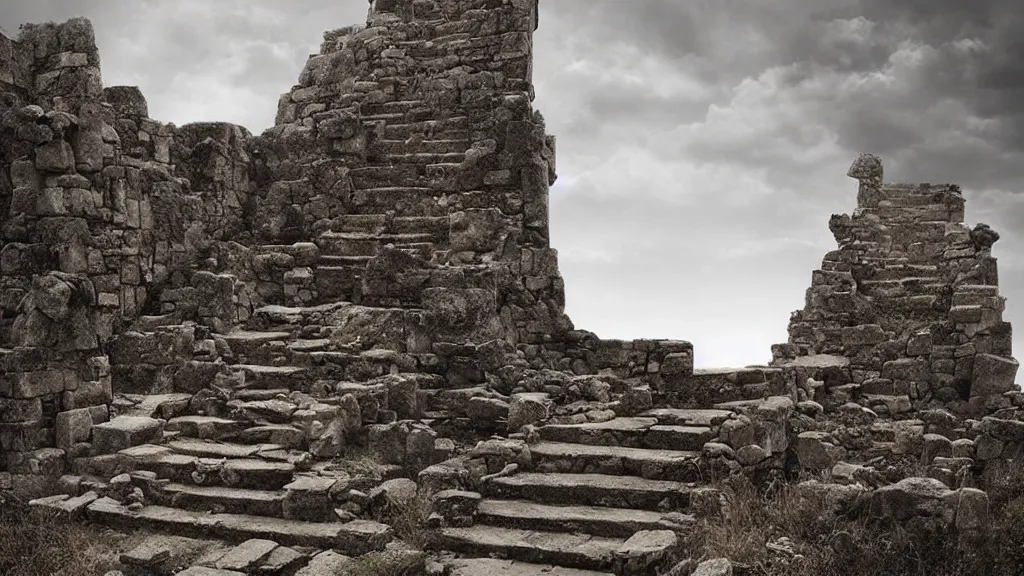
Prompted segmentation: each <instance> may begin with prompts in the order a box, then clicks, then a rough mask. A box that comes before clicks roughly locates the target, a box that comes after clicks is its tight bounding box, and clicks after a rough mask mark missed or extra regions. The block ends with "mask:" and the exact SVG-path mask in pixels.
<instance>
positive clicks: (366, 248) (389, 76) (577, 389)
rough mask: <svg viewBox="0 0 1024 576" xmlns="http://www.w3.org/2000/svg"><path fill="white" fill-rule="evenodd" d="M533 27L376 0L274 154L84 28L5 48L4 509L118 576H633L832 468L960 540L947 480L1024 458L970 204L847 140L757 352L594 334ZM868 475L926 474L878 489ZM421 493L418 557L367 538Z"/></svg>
mask: <svg viewBox="0 0 1024 576" xmlns="http://www.w3.org/2000/svg"><path fill="white" fill-rule="evenodd" d="M537 24H538V7H537V0H377V1H376V3H373V2H371V6H370V11H369V14H368V17H367V23H366V26H355V27H349V28H342V29H338V30H333V31H330V32H327V33H325V34H324V42H323V44H322V45H321V49H320V53H319V54H315V55H312V56H311V57H310V58H309V60H308V62H307V64H306V66H305V68H304V69H303V71H302V73H301V74H300V76H299V81H298V84H297V85H296V86H294V87H293V88H292V89H291V90H290V91H289V92H288V93H286V94H284V95H283V96H282V97H281V99H280V101H279V105H278V113H277V119H276V122H275V125H274V126H273V127H272V128H270V129H268V130H266V131H265V132H264V133H262V134H260V135H253V134H251V133H249V131H247V130H246V129H245V128H242V127H240V126H235V125H231V124H226V123H195V124H188V125H185V126H182V127H177V126H174V125H173V124H165V123H162V122H159V121H157V120H153V119H150V118H149V117H148V110H147V105H146V100H145V98H144V97H143V95H142V94H141V93H140V92H139V90H138V89H137V88H135V87H127V86H112V87H104V86H103V83H102V80H101V75H100V66H99V54H98V51H97V49H96V45H95V40H94V36H93V30H92V26H91V24H90V23H89V22H88V21H87V20H85V19H73V20H69V21H67V22H65V23H62V24H54V23H48V24H41V25H25V26H23V27H22V30H21V32H20V34H19V35H18V38H17V40H8V39H6V38H3V37H0V161H2V167H3V170H2V171H0V214H2V215H3V220H2V226H0V285H2V288H3V290H2V296H0V365H2V367H3V375H2V376H0V490H13V491H14V492H15V493H26V494H28V493H39V492H40V491H43V492H47V493H49V494H56V495H55V496H49V497H46V498H42V499H38V500H35V501H34V502H33V503H34V504H35V505H36V506H39V507H44V508H49V509H54V510H58V511H60V512H62V513H66V514H69V515H72V516H76V517H77V516H84V517H87V518H88V519H89V520H90V521H93V522H100V523H108V524H110V525H112V526H116V527H119V528H125V527H127V528H144V529H146V530H149V531H152V532H153V533H154V534H161V535H165V536H161V537H160V538H157V539H155V540H152V541H149V542H147V543H145V544H144V545H142V546H140V547H139V548H138V549H135V550H132V551H131V552H128V553H126V554H124V555H123V556H122V558H121V560H122V562H123V563H124V564H125V566H126V570H127V571H129V572H131V571H132V570H135V571H136V572H138V573H150V572H156V573H168V574H170V573H172V572H173V570H172V568H171V567H173V566H177V567H178V568H181V567H183V566H179V565H178V564H175V562H179V561H180V560H181V557H182V554H183V552H182V550H190V551H192V552H195V551H196V550H195V548H196V547H197V546H199V545H200V543H201V542H202V540H195V539H193V538H191V537H194V536H202V537H205V538H212V539H218V540H222V541H225V542H228V543H231V544H237V546H236V547H234V548H231V549H230V550H229V551H228V552H227V553H226V554H221V555H211V554H206V555H201V558H202V559H201V560H196V564H195V565H194V566H193V567H191V568H188V569H187V570H185V572H182V573H181V574H185V575H186V576H201V575H211V574H216V575H218V576H236V575H238V574H242V573H248V574H255V573H259V574H286V575H291V574H295V573H296V571H298V572H297V573H298V574H301V575H304V576H310V575H313V574H320V573H328V572H327V571H330V570H335V571H336V572H337V573H343V571H344V567H345V566H346V565H350V563H351V562H353V560H352V557H353V556H360V555H364V554H383V555H384V556H385V557H388V558H391V559H392V560H394V558H396V557H397V558H398V559H399V560H400V561H403V562H411V563H413V564H414V565H416V564H418V566H419V569H420V572H416V573H432V574H441V573H447V574H452V575H460V576H468V575H471V574H527V575H531V574H538V575H539V574H542V573H544V574H547V573H550V572H548V571H547V570H549V568H543V567H542V566H541V565H543V564H553V565H555V566H558V567H561V568H556V570H561V569H563V568H566V569H568V568H575V569H579V570H580V571H578V572H568V571H567V572H564V574H576V575H591V574H594V575H596V574H607V573H609V572H613V573H615V574H618V575H629V574H649V573H654V572H655V571H660V570H663V569H666V568H668V567H670V566H671V565H672V564H674V563H675V562H677V561H678V560H680V559H682V558H684V557H685V555H686V554H685V550H681V549H680V545H679V542H680V540H679V537H678V535H679V533H680V532H681V531H685V530H686V529H687V526H689V525H690V524H691V523H692V522H693V521H694V518H695V517H697V516H701V515H704V514H719V513H721V506H720V498H719V493H718V491H717V490H716V489H715V488H714V487H713V486H711V484H710V483H709V482H708V478H710V477H713V476H715V475H716V474H719V475H721V474H725V475H728V474H747V475H749V476H751V477H753V478H756V479H758V480H759V481H765V480H768V479H772V478H783V477H784V478H793V477H796V475H798V474H799V472H800V471H801V470H811V471H819V470H827V471H830V472H831V474H832V477H833V480H834V481H835V482H838V483H841V484H846V485H848V486H847V488H849V489H850V490H849V491H852V493H857V494H860V493H869V494H875V493H877V494H878V495H879V496H878V498H877V499H876V500H877V502H882V503H883V504H884V502H886V500H885V498H884V495H885V494H886V492H885V491H889V492H892V491H893V490H896V491H906V492H908V493H911V494H912V495H916V496H915V497H920V498H940V500H941V501H943V502H953V501H955V502H957V503H958V504H957V505H956V506H957V507H955V510H954V512H953V513H951V514H950V515H949V518H948V520H949V522H950V523H951V525H953V526H954V527H955V528H956V529H957V530H962V531H969V530H971V529H974V528H976V527H977V521H978V518H984V516H985V514H987V499H986V498H985V494H984V492H982V491H980V490H977V489H975V488H971V487H965V486H970V485H972V484H970V482H967V483H966V484H965V479H967V480H970V478H975V477H981V475H982V474H983V473H984V470H985V467H986V465H987V464H988V463H991V462H993V461H997V460H1001V461H1008V460H1012V459H1014V458H1015V457H1016V455H1017V454H1018V452H1020V450H1021V449H1022V447H1024V421H1022V420H1024V414H1022V413H1021V412H1020V407H1021V406H1022V405H1024V396H1022V395H1021V393H1020V391H1019V389H1018V388H1017V387H1015V386H1014V377H1015V374H1016V370H1017V363H1016V361H1015V360H1013V359H1012V355H1011V350H1010V342H1011V337H1010V326H1009V324H1008V323H1005V322H1003V321H1002V317H1001V313H1002V310H1003V299H1002V298H1001V297H1000V296H999V294H998V283H997V275H996V265H995V259H994V258H993V257H992V256H991V247H992V244H993V243H994V242H995V241H996V240H997V239H998V235H997V234H996V233H995V232H993V231H992V230H990V229H989V228H988V227H986V226H984V225H979V226H977V227H975V228H974V229H970V228H968V227H966V226H965V225H964V224H963V222H962V221H963V208H964V199H963V197H962V196H961V194H960V192H959V189H958V188H957V187H956V186H953V185H943V186H933V185H928V184H923V185H920V186H908V185H891V184H883V183H882V166H881V162H880V161H879V160H878V159H877V158H876V157H873V156H870V155H863V156H861V158H859V159H858V160H857V162H856V163H855V164H854V166H853V167H852V168H851V171H850V176H851V177H854V178H856V179H858V180H859V181H860V189H859V192H858V208H857V210H856V211H855V212H854V214H853V216H852V217H851V216H834V217H833V218H832V220H831V222H830V228H831V229H832V230H833V232H834V233H835V236H836V239H837V241H838V242H839V249H838V250H837V251H834V252H830V253H829V254H828V255H826V257H825V259H824V261H823V263H822V269H821V270H819V271H817V272H815V273H814V275H813V278H812V287H811V288H810V289H809V290H808V292H807V301H806V306H805V308H804V310H801V311H798V312H796V313H794V315H793V317H792V321H791V324H790V341H789V343H787V344H781V345H777V346H775V347H774V348H773V357H774V360H773V362H772V364H771V365H770V366H753V367H746V368H739V369H724V370H707V369H703V370H694V368H693V353H692V346H691V345H690V344H689V343H687V342H681V341H671V340H636V341H619V340H603V339H600V338H598V337H597V336H596V335H594V334H592V333H590V332H586V331H583V330H578V329H576V328H575V327H574V326H573V324H572V322H571V321H570V320H569V319H568V317H566V315H565V313H564V304H565V296H564V284H563V281H562V278H561V276H560V274H559V271H558V259H557V252H556V250H555V249H553V248H552V247H551V246H550V242H549V234H548V188H549V186H550V185H551V184H552V183H553V182H554V181H555V177H556V176H555V172H556V164H555V159H556V155H555V138H554V137H553V136H551V135H548V134H547V133H546V131H545V123H544V119H543V117H542V116H541V114H540V113H539V112H538V111H535V110H534V109H533V107H532V104H531V102H532V100H533V96H534V92H533V85H532V57H533V54H532V33H533V31H534V30H535V29H536V27H537ZM359 455H364V456H365V455H370V456H371V457H372V458H371V459H372V460H373V464H372V465H369V466H362V467H358V466H356V467H353V466H352V465H351V461H352V459H353V458H354V457H356V456H359ZM880 456H881V457H882V460H883V462H884V461H885V459H886V458H889V459H894V458H895V459H898V458H915V459H920V460H921V462H922V464H924V465H926V466H927V467H928V470H929V475H930V478H927V479H921V478H916V479H911V480H912V481H913V482H911V484H907V485H904V483H896V484H892V485H885V486H883V484H882V483H880V482H878V481H877V474H874V473H873V472H872V471H873V470H874V469H873V468H871V466H876V467H877V465H878V462H879V457H880ZM872 463H873V464H872ZM865 479H868V480H865ZM921 486H924V489H922V490H923V491H922V490H918V491H917V492H915V491H914V489H915V487H917V488H920V487H921ZM814 488H815V486H814V485H813V483H812V484H809V485H808V489H814ZM872 491H874V492H872ZM414 495H418V497H419V498H421V499H424V500H425V501H428V502H430V503H431V504H430V505H431V507H432V513H431V515H430V517H429V519H428V522H427V527H428V528H429V529H430V530H431V531H432V534H433V538H432V540H431V545H430V547H429V555H428V554H427V553H426V552H424V551H421V550H416V549H412V548H411V547H409V546H403V545H401V544H399V543H398V541H397V540H396V534H395V530H394V529H393V527H391V526H389V525H388V523H387V522H386V514H385V512H386V511H387V510H388V509H389V506H392V507H393V506H396V505H397V504H396V503H397V502H400V501H402V499H403V498H404V499H410V498H413V497H414ZM950 495H952V496H950ZM954 496H955V498H953V497H954ZM943 498H944V500H942V499H943ZM965 503H967V504H965ZM595 507H596V508H595ZM868 509H869V510H874V511H875V512H878V513H881V514H885V513H886V512H887V510H886V507H885V506H884V505H879V506H874V507H872V506H868ZM382 520H385V521H382ZM452 553H454V554H456V555H457V556H452ZM438 554H440V555H438ZM490 557H497V558H508V559H511V560H514V561H515V563H514V564H511V565H510V564H508V563H507V562H505V563H503V562H501V561H498V560H493V559H490ZM712 564H713V565H712ZM712 564H708V565H707V566H703V567H702V568H700V569H698V571H700V570H704V571H705V572H706V573H708V574H711V573H719V572H713V570H715V569H717V568H716V566H719V567H721V563H718V564H714V563H712ZM726 564H727V563H726ZM722 569H723V570H724V569H725V568H722ZM146 570H149V571H150V572H146ZM161 571H162V572H161ZM338 571H341V572H338ZM555 573H556V574H557V573H558V572H555ZM721 573H725V572H721Z"/></svg>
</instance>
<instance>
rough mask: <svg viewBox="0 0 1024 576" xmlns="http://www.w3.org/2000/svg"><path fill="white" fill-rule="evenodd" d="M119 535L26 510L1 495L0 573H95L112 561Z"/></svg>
mask: <svg viewBox="0 0 1024 576" xmlns="http://www.w3.org/2000/svg"><path fill="white" fill-rule="evenodd" d="M123 538H124V536H122V535H119V534H117V533H116V532H112V531H109V530H104V529H100V528H97V527H95V526H90V525H87V524H84V523H82V522H73V521H71V520H69V519H68V518H66V517H57V516H56V515H54V514H50V513H46V512H44V511H40V510H29V509H28V506H27V505H26V504H25V503H24V501H22V500H19V499H17V498H14V497H13V496H12V495H10V494H0V574H3V575H4V576H54V575H60V576H99V575H102V574H104V573H105V572H106V571H108V570H113V569H114V568H116V566H117V557H118V543H119V542H120V540H121V539H123Z"/></svg>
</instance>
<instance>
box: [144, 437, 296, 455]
mask: <svg viewBox="0 0 1024 576" xmlns="http://www.w3.org/2000/svg"><path fill="white" fill-rule="evenodd" d="M163 446H166V447H167V448H170V449H171V450H173V451H174V452H176V453H178V454H185V455H187V456H198V457H199V458H257V457H258V455H259V453H260V452H271V451H274V450H281V449H282V448H283V446H281V445H279V444H270V443H264V444H236V443H233V442H209V441H206V440H196V439H193V438H181V439H175V440H171V441H169V442H167V443H166V444H163Z"/></svg>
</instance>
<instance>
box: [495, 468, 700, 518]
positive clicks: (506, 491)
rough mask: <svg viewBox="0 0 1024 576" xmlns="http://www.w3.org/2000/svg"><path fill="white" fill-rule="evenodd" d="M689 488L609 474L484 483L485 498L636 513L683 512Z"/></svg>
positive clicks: (532, 476) (541, 475)
mask: <svg viewBox="0 0 1024 576" xmlns="http://www.w3.org/2000/svg"><path fill="white" fill-rule="evenodd" d="M692 489H693V488H692V487H691V486H690V485H689V484H684V483H681V482H671V481H666V480H648V479H646V478H639V477H636V476H614V475H608V474H560V473H552V472H549V473H538V472H527V473H522V474H516V475H513V476H505V477H502V478H495V479H494V480H491V481H490V482H488V483H487V485H486V487H485V488H484V491H485V493H486V495H487V496H490V497H494V498H508V499H518V500H532V501H535V502H543V503H546V504H562V503H566V502H572V503H573V504H581V505H587V506H609V507H613V508H632V509H635V510H666V511H667V510H685V509H687V508H688V507H689V506H690V494H691V491H692Z"/></svg>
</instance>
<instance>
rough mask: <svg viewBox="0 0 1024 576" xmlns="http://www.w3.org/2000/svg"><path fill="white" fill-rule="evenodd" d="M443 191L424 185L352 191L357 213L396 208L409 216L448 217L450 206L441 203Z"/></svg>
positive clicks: (353, 206) (353, 205) (353, 203)
mask: <svg viewBox="0 0 1024 576" xmlns="http://www.w3.org/2000/svg"><path fill="white" fill-rule="evenodd" d="M442 196H443V193H442V192H438V191H437V190H434V189H433V188H428V187H423V186H401V187H399V186H392V187H380V188H367V189H362V190H356V191H355V192H353V193H352V209H353V211H355V213H356V214H379V213H380V212H383V211H385V210H395V211H397V212H400V213H402V214H405V215H406V216H407V217H424V216H428V217H435V218H437V217H446V216H447V215H448V212H449V210H448V207H447V206H442V205H441V202H440V201H441V197H442Z"/></svg>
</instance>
